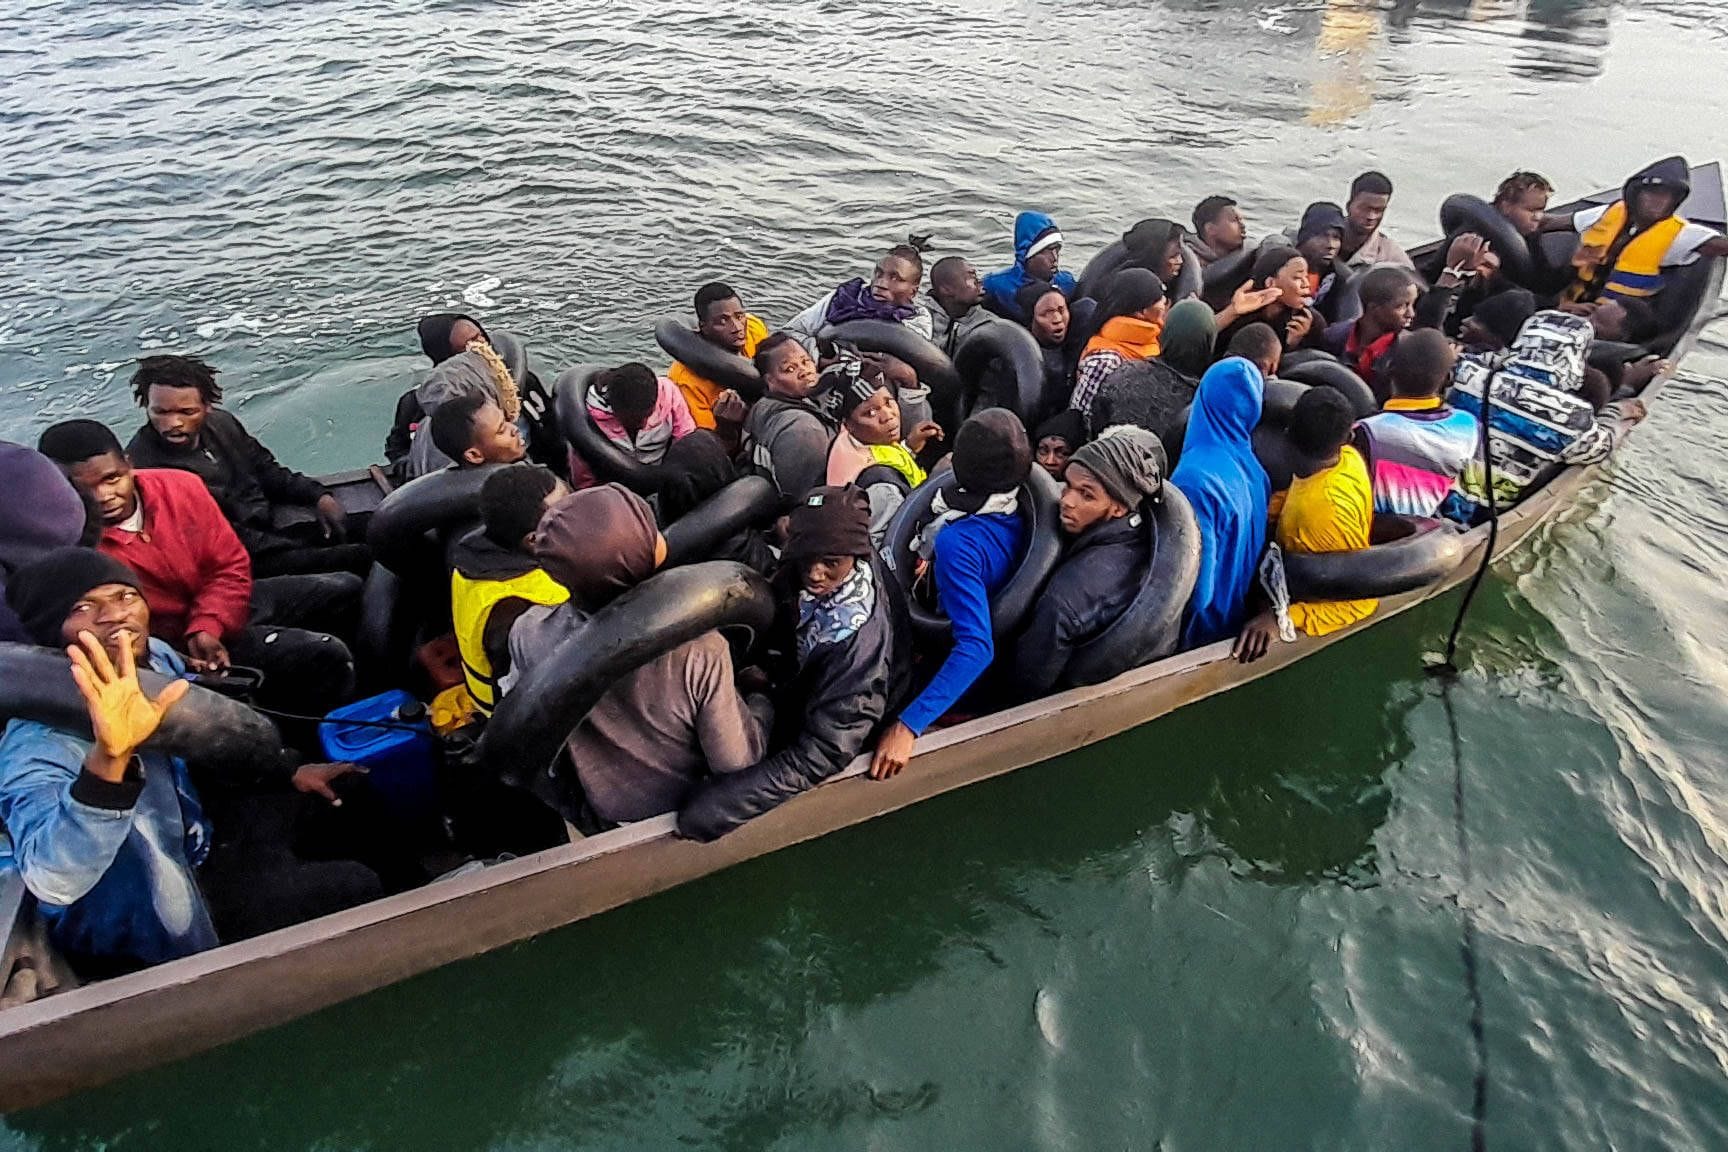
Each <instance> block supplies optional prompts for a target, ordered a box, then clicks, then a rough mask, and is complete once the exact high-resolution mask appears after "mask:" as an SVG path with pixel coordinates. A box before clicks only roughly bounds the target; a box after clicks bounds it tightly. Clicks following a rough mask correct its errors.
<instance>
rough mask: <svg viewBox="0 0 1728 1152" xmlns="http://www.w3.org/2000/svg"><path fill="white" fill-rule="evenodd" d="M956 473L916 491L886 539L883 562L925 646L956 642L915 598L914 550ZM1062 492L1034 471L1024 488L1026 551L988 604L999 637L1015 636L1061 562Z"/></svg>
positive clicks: (942, 473)
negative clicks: (934, 506)
mask: <svg viewBox="0 0 1728 1152" xmlns="http://www.w3.org/2000/svg"><path fill="white" fill-rule="evenodd" d="M953 487H954V473H953V472H952V471H951V470H950V469H948V468H946V467H944V468H942V469H940V470H938V471H937V472H936V473H935V474H933V475H932V476H931V477H930V478H929V479H928V480H926V481H925V482H924V483H922V484H920V485H919V486H918V487H916V488H914V489H913V490H912V492H911V494H910V495H908V496H907V497H906V499H905V501H904V502H902V503H901V505H900V507H899V508H898V509H896V510H895V512H894V516H893V518H892V519H891V520H889V522H888V530H887V532H886V533H885V534H884V535H883V538H882V561H883V564H884V565H885V566H886V567H887V569H888V571H889V572H890V573H891V574H892V575H893V577H894V580H895V583H897V584H898V585H899V586H900V588H901V590H902V592H903V593H904V594H905V599H906V607H907V613H908V615H909V616H910V617H911V619H912V631H913V634H914V635H916V636H917V637H918V638H919V639H921V640H932V641H946V640H948V639H950V638H951V637H952V636H953V633H954V630H953V625H952V624H950V623H949V621H948V618H947V617H946V616H944V615H942V614H941V613H940V612H937V611H935V610H934V609H931V608H928V607H926V606H924V605H922V604H920V603H918V599H917V597H916V596H914V595H913V594H912V584H913V581H914V580H915V578H916V576H917V563H918V555H917V553H916V551H914V548H913V544H914V541H916V539H917V537H918V533H919V531H920V530H921V529H922V528H923V527H924V525H926V524H928V523H929V522H930V520H931V519H932V516H931V512H930V508H931V504H932V503H933V502H934V501H935V499H936V494H937V493H938V492H952V490H953ZM1061 497H1062V490H1061V489H1060V488H1059V487H1057V485H1056V481H1055V480H1054V479H1052V478H1051V476H1050V474H1049V473H1048V472H1045V471H1044V470H1043V469H1042V468H1039V467H1037V466H1036V465H1034V466H1033V468H1032V471H1031V473H1030V474H1029V475H1028V476H1027V478H1026V482H1025V483H1024V484H1022V485H1021V486H1020V515H1021V516H1022V517H1023V518H1024V519H1025V521H1026V551H1025V553H1024V554H1023V555H1022V556H1021V558H1020V563H1019V565H1018V566H1017V567H1016V568H1015V569H1014V573H1013V575H1011V576H1009V577H1008V582H1007V583H1005V584H1004V585H1003V586H1002V587H1001V589H1000V590H998V591H997V593H996V595H995V596H993V597H991V598H990V623H991V626H992V628H993V629H994V631H995V633H996V635H997V636H998V637H1006V636H1009V635H1011V634H1012V633H1013V632H1015V631H1016V630H1017V629H1018V628H1019V627H1020V625H1021V624H1022V623H1024V622H1025V619H1026V616H1027V614H1028V613H1030V612H1031V610H1032V606H1033V604H1034V603H1035V602H1036V601H1037V599H1038V594H1039V593H1040V592H1042V591H1043V590H1044V584H1045V582H1046V581H1048V580H1049V579H1050V574H1051V573H1052V572H1054V571H1055V570H1056V565H1057V564H1058V563H1060V561H1061V559H1062V526H1061V524H1060V523H1059V521H1058V515H1059V512H1060V509H1059V508H1058V503H1059V501H1060V500H1061Z"/></svg>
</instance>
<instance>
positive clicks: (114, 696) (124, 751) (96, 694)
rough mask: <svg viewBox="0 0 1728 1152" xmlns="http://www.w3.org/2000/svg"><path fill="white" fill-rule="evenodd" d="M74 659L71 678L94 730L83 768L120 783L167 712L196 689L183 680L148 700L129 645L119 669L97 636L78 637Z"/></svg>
mask: <svg viewBox="0 0 1728 1152" xmlns="http://www.w3.org/2000/svg"><path fill="white" fill-rule="evenodd" d="M66 654H67V655H68V656H70V657H71V658H72V679H73V681H74V682H76V683H77V685H78V692H79V695H81V696H83V697H84V706H85V708H86V709H88V711H89V713H90V731H91V733H92V734H93V735H94V736H95V738H96V741H95V746H94V747H92V748H91V750H90V755H89V756H87V757H85V760H84V766H85V767H86V768H88V769H89V770H90V771H91V772H92V773H93V774H94V775H97V776H100V777H101V778H102V779H104V780H107V781H109V782H111V783H115V784H118V783H119V782H120V780H121V778H122V777H124V776H125V774H126V765H127V764H128V763H129V762H130V761H131V759H132V756H133V755H134V754H135V753H136V752H137V751H138V746H139V745H140V744H142V743H144V741H146V740H148V739H149V738H150V736H151V734H152V733H154V732H155V731H156V728H157V726H158V725H160V724H161V723H162V717H164V716H166V715H167V714H168V709H170V708H172V707H174V705H175V704H177V703H179V702H180V699H181V697H183V696H185V695H186V693H187V691H189V690H190V689H191V687H192V685H191V684H189V683H187V682H186V681H184V680H175V681H174V682H173V683H171V684H169V685H168V686H167V687H166V688H164V689H162V691H161V693H160V694H159V695H158V696H157V697H156V699H155V700H151V699H150V698H149V697H148V696H146V695H144V689H143V687H142V686H141V685H140V684H139V683H138V667H137V664H136V662H135V661H134V660H133V658H132V646H131V644H125V645H122V647H121V649H120V666H119V667H118V668H116V667H115V666H114V662H113V661H111V660H109V659H108V652H107V650H106V649H104V648H103V647H102V644H101V641H99V640H97V639H96V636H95V634H94V633H91V632H80V633H78V643H77V644H75V645H72V646H71V647H69V648H67V649H66Z"/></svg>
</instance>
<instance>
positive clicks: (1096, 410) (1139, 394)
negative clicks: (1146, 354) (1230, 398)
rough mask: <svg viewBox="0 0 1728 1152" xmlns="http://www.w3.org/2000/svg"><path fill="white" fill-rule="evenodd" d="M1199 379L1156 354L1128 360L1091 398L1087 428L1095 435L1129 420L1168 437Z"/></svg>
mask: <svg viewBox="0 0 1728 1152" xmlns="http://www.w3.org/2000/svg"><path fill="white" fill-rule="evenodd" d="M1199 383H1200V382H1199V381H1198V380H1194V379H1191V378H1190V377H1187V376H1184V375H1183V374H1182V373H1180V372H1178V371H1176V369H1174V368H1172V367H1170V365H1168V364H1166V363H1164V361H1162V360H1159V359H1157V358H1156V357H1154V358H1153V359H1150V360H1129V361H1127V362H1125V363H1124V364H1123V365H1122V366H1121V367H1120V368H1118V369H1116V371H1114V372H1112V373H1110V375H1109V376H1107V377H1105V380H1104V383H1103V384H1101V385H1100V386H1099V388H1098V395H1096V396H1095V397H1093V398H1092V411H1091V414H1090V415H1091V419H1090V420H1089V421H1088V422H1089V423H1090V424H1091V428H1090V429H1089V431H1090V432H1091V434H1092V435H1094V436H1096V435H1097V434H1098V433H1100V432H1102V431H1103V430H1104V429H1106V428H1109V427H1110V426H1111V425H1114V424H1132V425H1134V426H1135V427H1137V428H1144V429H1146V431H1148V432H1150V433H1152V435H1154V436H1156V437H1158V439H1159V440H1168V439H1169V433H1170V431H1171V430H1172V429H1173V428H1175V427H1176V421H1177V419H1178V418H1179V417H1180V416H1181V415H1182V410H1183V409H1184V408H1186V407H1188V405H1190V404H1192V403H1193V402H1194V391H1195V389H1196V388H1198V387H1199Z"/></svg>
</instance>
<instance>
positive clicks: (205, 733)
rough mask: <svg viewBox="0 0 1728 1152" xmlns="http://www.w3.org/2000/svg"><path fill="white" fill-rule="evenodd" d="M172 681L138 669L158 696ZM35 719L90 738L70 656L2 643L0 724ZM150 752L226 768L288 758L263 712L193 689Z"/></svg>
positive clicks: (151, 743)
mask: <svg viewBox="0 0 1728 1152" xmlns="http://www.w3.org/2000/svg"><path fill="white" fill-rule="evenodd" d="M168 681H169V677H167V676H163V675H162V674H160V673H158V672H154V671H152V670H150V669H148V668H140V669H138V683H139V684H140V685H142V686H143V688H144V692H145V694H146V695H148V696H150V697H151V698H152V699H154V698H155V697H156V696H157V695H158V694H159V693H161V691H162V689H163V688H165V687H167V685H168ZM12 719H19V720H37V721H40V722H42V723H44V724H48V725H50V726H52V727H55V728H59V729H63V730H65V731H67V732H75V733H77V734H78V735H79V736H81V737H84V738H86V739H88V738H89V736H90V713H89V711H88V709H87V708H86V707H85V704H84V697H83V696H82V695H81V694H80V693H79V691H78V685H77V684H76V683H74V682H73V680H72V664H71V661H69V660H68V659H67V658H66V654H65V653H64V652H61V651H58V650H56V649H52V648H37V647H34V646H32V645H29V644H0V721H3V720H12ZM144 747H145V748H146V749H147V750H149V751H152V752H163V753H166V754H167V755H170V756H179V757H182V758H183V759H186V760H191V761H196V762H199V763H208V764H223V765H228V764H232V765H236V766H242V765H268V764H272V763H276V762H279V761H281V760H282V739H281V737H280V736H279V735H278V734H277V732H276V728H275V726H274V725H273V724H271V723H270V721H268V720H266V719H265V718H264V717H263V716H261V715H259V714H258V713H257V712H255V711H253V710H252V709H251V708H248V707H247V706H246V705H244V704H242V703H240V701H238V700H232V699H230V698H228V697H226V696H224V695H222V694H221V693H219V692H213V691H211V690H210V689H208V688H203V687H200V686H198V685H196V684H195V685H193V686H192V689H191V690H190V691H189V692H187V693H186V697H185V699H183V700H181V701H180V702H179V703H178V704H176V705H174V707H172V708H170V709H169V710H168V714H167V715H165V716H164V717H163V718H162V723H161V724H160V725H158V726H157V728H156V731H155V732H154V733H153V734H152V735H151V737H150V739H148V740H146V741H145V742H144Z"/></svg>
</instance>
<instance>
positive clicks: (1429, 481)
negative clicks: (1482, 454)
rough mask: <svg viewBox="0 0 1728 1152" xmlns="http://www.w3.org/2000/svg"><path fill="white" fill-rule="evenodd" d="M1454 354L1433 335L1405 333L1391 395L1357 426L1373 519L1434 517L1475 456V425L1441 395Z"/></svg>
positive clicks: (1442, 339)
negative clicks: (1377, 516) (1370, 489)
mask: <svg viewBox="0 0 1728 1152" xmlns="http://www.w3.org/2000/svg"><path fill="white" fill-rule="evenodd" d="M1457 360H1458V352H1457V350H1456V349H1455V348H1453V347H1452V342H1451V341H1449V340H1447V339H1446V337H1445V335H1444V334H1443V333H1441V332H1438V331H1436V330H1435V329H1432V328H1424V329H1420V330H1418V331H1415V332H1409V333H1406V334H1405V335H1404V337H1403V339H1401V340H1399V341H1398V347H1397V348H1396V349H1394V350H1393V352H1392V356H1391V365H1390V370H1389V376H1390V384H1391V391H1392V395H1391V396H1390V397H1389V398H1388V399H1387V401H1386V403H1385V405H1384V406H1383V407H1382V409H1381V411H1379V412H1377V413H1375V414H1374V415H1372V416H1369V417H1366V418H1365V419H1363V420H1361V421H1359V422H1358V423H1357V425H1356V447H1357V450H1358V451H1360V452H1361V453H1362V457H1363V459H1364V460H1366V461H1367V463H1368V474H1369V477H1370V479H1371V480H1372V482H1373V486H1374V511H1376V512H1390V513H1397V514H1399V515H1403V516H1432V515H1434V514H1435V513H1436V512H1438V511H1439V509H1440V504H1441V502H1442V501H1443V500H1445V499H1446V494H1447V493H1448V492H1450V491H1451V490H1452V485H1453V484H1454V483H1455V482H1456V481H1457V479H1458V476H1459V475H1460V474H1461V473H1462V472H1463V471H1464V466H1465V465H1466V464H1468V463H1469V462H1470V459H1471V457H1472V456H1474V455H1475V453H1476V444H1477V441H1478V440H1479V439H1480V435H1481V428H1480V426H1479V425H1478V424H1477V423H1476V417H1474V416H1472V415H1471V414H1470V413H1468V412H1462V411H1459V410H1458V409H1456V408H1454V407H1452V406H1451V405H1450V404H1448V403H1446V401H1445V400H1444V399H1443V398H1442V394H1443V393H1444V392H1445V391H1446V388H1447V387H1448V386H1449V385H1450V384H1451V382H1452V370H1453V368H1454V366H1455V365H1456V363H1457Z"/></svg>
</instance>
